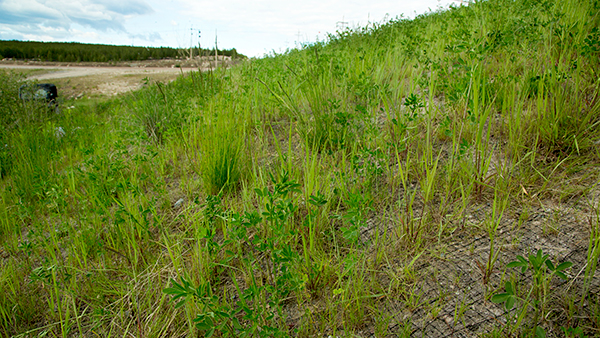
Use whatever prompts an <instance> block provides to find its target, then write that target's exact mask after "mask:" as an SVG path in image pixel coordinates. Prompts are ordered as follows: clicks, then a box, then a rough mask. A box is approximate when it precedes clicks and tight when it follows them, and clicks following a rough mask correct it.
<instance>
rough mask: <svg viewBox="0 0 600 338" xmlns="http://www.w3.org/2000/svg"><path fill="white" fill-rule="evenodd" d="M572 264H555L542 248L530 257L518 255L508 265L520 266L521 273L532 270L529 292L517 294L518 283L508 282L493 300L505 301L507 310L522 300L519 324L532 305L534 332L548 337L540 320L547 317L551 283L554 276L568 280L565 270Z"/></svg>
mask: <svg viewBox="0 0 600 338" xmlns="http://www.w3.org/2000/svg"><path fill="white" fill-rule="evenodd" d="M572 265H573V263H571V262H563V263H561V264H558V265H556V266H555V265H554V264H553V263H552V261H551V260H550V259H549V257H548V255H547V254H544V253H543V252H542V250H541V249H540V250H538V251H537V253H536V254H535V255H534V254H530V255H529V259H525V258H524V257H523V256H520V255H518V256H517V260H516V261H514V262H510V263H508V264H507V265H506V267H507V268H520V269H521V273H525V271H527V270H528V269H529V270H532V278H533V283H532V285H531V288H530V290H529V292H527V294H526V295H525V297H522V296H520V295H518V294H517V289H516V285H515V284H514V283H513V282H506V283H505V287H504V288H505V292H502V293H497V294H494V295H493V296H492V298H491V301H492V302H494V303H504V307H505V308H506V310H508V311H510V310H512V309H513V308H514V307H515V305H516V304H517V301H518V300H520V301H521V304H520V305H521V307H522V309H521V311H520V314H518V319H517V324H518V323H520V322H521V321H522V320H523V318H524V316H525V315H526V314H527V310H528V308H529V307H530V306H531V307H533V309H534V314H535V318H534V320H533V323H534V325H535V326H534V328H533V334H534V336H535V337H539V338H542V337H546V331H545V330H544V329H543V328H542V327H541V326H539V324H538V320H539V318H545V308H546V303H547V301H548V300H547V297H548V293H549V292H550V287H549V283H550V281H551V280H552V277H553V276H557V277H559V278H561V279H563V280H567V279H568V277H567V275H566V274H565V273H564V271H565V270H566V269H568V268H570V267H571V266H572ZM548 272H549V273H548ZM516 315H517V314H515V316H516ZM511 320H512V318H511ZM517 326H518V325H517Z"/></svg>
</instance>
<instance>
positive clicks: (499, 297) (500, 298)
mask: <svg viewBox="0 0 600 338" xmlns="http://www.w3.org/2000/svg"><path fill="white" fill-rule="evenodd" d="M510 297H511V295H510V294H508V293H506V292H504V293H498V294H495V295H493V296H492V298H491V299H490V300H491V301H492V303H496V304H499V303H504V302H505V301H507V300H508V298H510Z"/></svg>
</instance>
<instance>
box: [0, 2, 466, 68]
mask: <svg viewBox="0 0 600 338" xmlns="http://www.w3.org/2000/svg"><path fill="white" fill-rule="evenodd" d="M450 3H455V4H458V2H453V1H452V0H397V1H388V0H370V1H369V0H368V1H365V0H362V1H340V0H306V1H288V0H279V1H273V0H258V1H248V0H221V1H199V0H196V1H194V0H0V40H24V41H26V40H31V41H46V42H50V41H63V42H82V43H100V44H111V45H129V46H131V45H134V46H147V47H150V46H152V47H160V46H164V47H175V48H189V47H190V45H193V46H198V44H200V45H201V47H202V48H214V46H215V37H216V39H217V45H218V48H219V49H230V48H236V50H237V51H238V52H239V53H242V54H244V55H247V56H250V57H262V56H263V55H266V54H271V53H282V52H285V51H286V50H287V49H291V48H296V47H298V46H299V45H301V44H304V43H313V42H316V41H324V40H326V38H327V34H328V33H335V32H336V30H343V29H344V28H346V27H350V28H355V27H364V26H365V25H368V24H369V23H381V22H385V21H388V20H389V19H394V18H396V17H401V16H402V17H404V18H414V17H415V15H416V14H422V13H425V12H427V11H429V10H432V11H435V10H436V9H438V8H447V7H448V5H449V4H450Z"/></svg>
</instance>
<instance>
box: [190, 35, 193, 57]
mask: <svg viewBox="0 0 600 338" xmlns="http://www.w3.org/2000/svg"><path fill="white" fill-rule="evenodd" d="M193 40H194V28H193V27H190V60H191V59H192V58H193V54H192V46H193V45H192V42H193Z"/></svg>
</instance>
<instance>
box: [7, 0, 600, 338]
mask: <svg viewBox="0 0 600 338" xmlns="http://www.w3.org/2000/svg"><path fill="white" fill-rule="evenodd" d="M599 9H600V3H598V1H583V0H566V1H543V2H539V1H528V0H516V1H507V0H489V1H482V2H477V3H473V4H470V5H469V6H460V7H452V8H449V9H447V10H445V11H439V12H432V13H428V14H425V15H421V16H419V17H417V18H415V19H414V20H404V19H397V20H392V21H390V22H386V23H382V24H375V25H373V26H370V27H365V28H360V29H356V30H352V31H344V32H339V33H338V34H336V35H332V36H330V37H329V39H328V41H327V42H323V43H316V44H311V45H306V46H304V47H303V48H302V49H300V50H291V51H289V52H286V53H285V54H281V55H271V56H269V57H265V58H263V59H260V60H252V61H251V62H244V63H241V64H239V65H237V66H236V67H233V68H231V69H219V70H217V71H211V72H204V73H203V72H194V73H191V74H190V76H187V77H182V78H180V79H178V80H177V81H174V82H172V83H170V84H163V83H156V84H153V85H150V86H148V87H146V88H143V89H141V90H139V91H136V92H133V93H130V94H128V95H126V96H123V97H120V98H118V99H115V100H113V101H107V102H104V103H98V104H96V105H94V106H91V107H90V106H89V105H87V106H84V105H79V106H76V107H75V108H74V109H70V110H67V111H63V112H62V113H61V114H60V115H53V114H49V113H48V112H47V109H46V108H45V105H43V104H40V105H37V104H36V103H34V102H22V101H19V100H18V99H16V91H17V88H18V87H19V85H20V84H21V80H20V79H18V78H15V77H14V76H10V75H7V74H4V73H2V75H0V76H2V81H0V84H1V86H2V95H1V96H0V100H2V102H1V104H0V117H1V118H2V120H1V123H2V125H3V128H2V129H1V131H0V140H1V142H0V144H1V145H2V147H1V148H0V175H1V184H0V194H1V196H2V198H1V199H0V241H1V243H2V245H1V246H0V259H1V260H2V264H1V265H0V266H1V269H0V289H1V290H3V291H2V292H1V293H0V332H2V334H3V335H6V336H13V335H14V336H18V335H21V336H28V335H33V334H36V335H42V334H51V335H53V336H88V335H99V336H109V335H113V336H125V335H128V334H131V335H135V336H140V337H142V336H156V337H162V336H171V337H173V336H181V337H183V336H195V335H205V336H210V335H215V336H220V337H237V336H260V337H271V336H275V337H287V336H298V337H313V336H325V337H327V336H332V337H338V336H339V337H408V336H426V337H446V336H448V337H450V336H457V337H473V336H484V337H485V336H490V337H515V336H528V337H544V336H545V337H563V336H568V337H585V336H597V335H598V334H599V332H600V331H599V330H600V299H599V298H598V291H599V288H600V285H599V279H598V277H597V271H596V270H597V263H598V258H599V257H600V209H599V205H598V198H600V190H599V189H598V185H597V183H598V179H599V177H598V175H599V172H598V164H599V160H600V159H599V154H600V153H599V149H598V147H599V145H598V144H599V140H600V135H599V132H598V124H599V123H600V122H599V121H600V114H599V113H600V104H599V98H598V93H599V90H598V86H599V85H600V82H599V79H598V69H600V64H599V63H600V54H599V53H600V45H599V42H598V41H599V37H600V31H599V29H598V23H599V21H600V19H599V17H598V13H599V12H600V10H599Z"/></svg>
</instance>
